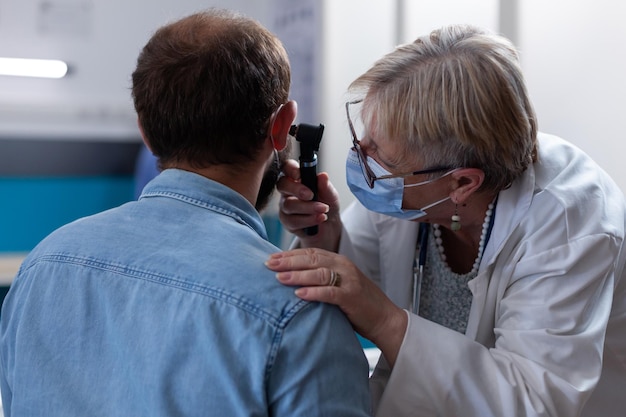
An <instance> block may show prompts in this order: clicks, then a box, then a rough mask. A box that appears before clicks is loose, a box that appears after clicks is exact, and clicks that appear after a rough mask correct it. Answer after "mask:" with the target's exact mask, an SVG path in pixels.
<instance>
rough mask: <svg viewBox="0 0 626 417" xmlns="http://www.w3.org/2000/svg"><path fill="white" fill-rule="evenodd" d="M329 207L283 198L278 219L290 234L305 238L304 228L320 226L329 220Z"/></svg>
mask: <svg viewBox="0 0 626 417" xmlns="http://www.w3.org/2000/svg"><path fill="white" fill-rule="evenodd" d="M327 212H328V206H327V205H326V204H324V203H320V202H317V201H302V200H299V199H297V198H295V197H288V198H281V200H280V204H279V211H278V217H279V219H280V222H281V223H282V225H283V226H284V227H285V229H287V231H289V232H290V233H293V234H295V235H296V236H298V237H304V230H303V229H304V228H306V227H311V226H318V225H320V224H322V223H324V222H325V221H326V220H328V215H327V214H326V213H327Z"/></svg>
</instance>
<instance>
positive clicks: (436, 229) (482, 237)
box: [433, 203, 495, 275]
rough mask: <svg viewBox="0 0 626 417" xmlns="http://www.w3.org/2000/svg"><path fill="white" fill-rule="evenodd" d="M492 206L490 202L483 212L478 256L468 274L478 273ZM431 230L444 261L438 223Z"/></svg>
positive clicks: (488, 229) (489, 224)
mask: <svg viewBox="0 0 626 417" xmlns="http://www.w3.org/2000/svg"><path fill="white" fill-rule="evenodd" d="M494 207H495V206H494V203H490V204H489V206H487V211H486V212H485V221H484V222H483V231H482V233H481V234H480V242H479V243H478V256H476V259H475V260H474V265H473V266H472V270H471V271H470V272H468V275H476V274H477V273H478V267H479V266H480V261H481V259H482V258H483V251H484V250H485V242H486V241H487V236H488V235H489V232H490V226H491V216H492V215H493V208H494ZM433 230H434V235H435V243H436V245H437V250H438V251H439V255H440V256H441V260H442V261H444V262H446V255H445V253H444V249H443V244H442V243H443V241H442V240H441V230H439V225H438V224H433ZM446 266H447V264H446ZM448 268H449V267H448Z"/></svg>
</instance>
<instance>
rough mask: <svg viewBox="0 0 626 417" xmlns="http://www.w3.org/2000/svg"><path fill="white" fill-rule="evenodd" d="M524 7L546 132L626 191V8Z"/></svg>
mask: <svg viewBox="0 0 626 417" xmlns="http://www.w3.org/2000/svg"><path fill="white" fill-rule="evenodd" d="M518 7H519V12H520V14H519V45H518V46H519V48H520V50H521V60H522V66H523V68H524V71H525V73H526V79H527V82H528V86H529V90H530V94H531V97H532V99H533V102H534V104H535V110H536V111H537V117H538V120H539V128H540V130H542V131H545V132H549V133H554V134H557V135H559V136H562V137H563V138H564V139H567V140H568V141H570V142H572V143H574V144H576V145H577V146H579V147H580V148H582V149H583V150H584V151H586V152H587V153H588V154H589V155H591V157H593V158H594V159H595V160H596V161H597V162H598V163H599V164H600V165H601V166H602V167H603V168H604V169H605V170H606V171H607V172H608V173H609V174H610V175H611V176H612V177H613V179H614V180H615V181H616V182H617V184H618V185H619V186H620V187H621V189H622V191H626V164H625V163H624V160H623V155H624V154H626V133H625V132H626V129H625V123H624V120H626V100H625V99H624V98H625V97H626V81H625V78H624V76H625V74H626V47H625V46H624V41H625V40H626V24H624V22H625V21H626V3H624V2H620V1H613V0H550V1H544V0H523V1H521V0H520V1H519V6H518Z"/></svg>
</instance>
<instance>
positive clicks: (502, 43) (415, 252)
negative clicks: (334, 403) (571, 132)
mask: <svg viewBox="0 0 626 417" xmlns="http://www.w3.org/2000/svg"><path fill="white" fill-rule="evenodd" d="M349 92H350V93H353V94H354V95H355V96H356V99H354V100H352V101H350V102H348V103H346V117H347V121H348V126H349V128H350V134H351V135H352V141H353V144H352V148H351V149H350V150H349V151H348V156H347V159H346V173H347V182H348V185H349V187H350V190H351V191H352V193H353V194H354V195H355V197H356V199H357V200H358V201H356V202H354V203H352V204H351V205H350V206H349V207H347V208H346V209H345V210H344V211H343V212H340V207H339V198H338V194H337V191H336V190H335V188H334V187H333V185H332V183H331V182H330V180H329V178H328V175H327V174H326V173H320V174H318V176H317V201H312V200H311V199H312V197H313V193H312V192H311V191H310V190H309V189H308V188H307V187H306V186H304V185H303V184H301V183H300V171H299V165H298V163H297V162H296V161H293V160H292V161H289V162H287V163H286V164H285V165H284V168H283V173H284V177H282V178H281V179H280V181H279V183H278V190H279V191H280V193H281V202H280V218H281V221H282V223H283V224H284V226H285V228H286V229H287V230H289V231H290V232H292V233H294V234H295V235H296V236H297V241H296V242H295V245H294V246H295V247H297V248H296V249H293V250H289V251H286V252H282V253H276V254H274V255H272V256H271V257H270V258H269V259H268V261H267V266H268V268H270V269H272V270H274V271H276V272H277V278H278V280H279V281H280V282H282V283H283V284H285V285H292V286H297V287H298V288H297V289H296V290H295V291H296V294H297V295H298V296H299V297H301V298H303V299H305V300H313V301H321V302H327V303H332V304H336V305H338V306H339V307H340V308H341V309H342V310H343V312H344V313H345V314H346V315H347V317H348V319H349V320H350V322H351V323H352V325H353V327H354V329H355V330H356V331H357V332H358V333H360V334H361V335H362V336H364V337H365V338H367V339H369V340H371V341H372V342H373V343H375V344H376V345H377V346H378V347H379V348H380V349H381V351H382V356H381V359H380V361H379V363H378V365H377V367H376V369H375V371H374V374H373V375H372V377H371V380H370V387H371V390H372V395H373V401H374V407H375V408H374V410H375V412H376V415H377V416H395V417H402V416H414V415H423V416H430V415H433V416H435V415H445V416H455V415H463V416H480V417H487V416H498V417H502V416H522V415H523V416H559V417H565V416H579V415H580V416H599V415H602V416H616V417H617V416H621V415H622V413H623V410H624V409H625V408H626V396H624V395H623V394H624V392H623V387H624V386H626V280H625V279H624V277H623V276H624V263H625V261H626V255H625V248H624V236H625V229H626V226H625V219H626V206H625V203H624V198H623V194H622V192H621V190H620V189H619V188H618V187H617V185H616V184H615V183H614V182H613V180H612V179H611V178H610V177H609V176H608V175H607V174H606V173H605V172H604V171H603V170H602V169H600V167H599V166H598V165H597V164H596V163H595V162H594V161H592V160H591V159H590V158H589V157H588V156H587V155H586V154H584V153H583V152H582V151H580V150H579V149H577V148H576V147H574V146H573V145H571V144H570V143H568V142H566V141H565V140H563V139H560V138H558V137H556V136H552V135H548V134H544V133H540V132H538V127H537V117H536V115H535V112H534V109H533V106H532V104H531V102H530V99H529V96H528V92H527V89H526V86H525V81H524V77H523V74H522V71H521V68H520V65H519V61H518V53H517V51H516V49H515V47H514V46H513V45H512V44H511V42H510V41H509V40H507V39H505V38H503V37H501V36H498V35H495V34H492V33H490V32H487V31H485V30H482V29H480V28H476V27H472V26H466V25H453V26H447V27H443V28H441V29H438V30H435V31H433V32H432V33H430V34H428V35H426V36H422V37H420V38H418V39H417V40H415V41H414V42H413V43H409V44H406V45H401V46H399V47H397V48H396V49H395V50H394V51H392V52H391V53H389V54H387V55H386V56H384V57H382V58H381V59H380V60H379V61H378V62H376V63H375V64H374V65H373V66H372V67H371V68H370V69H369V70H368V71H366V72H365V73H364V74H363V75H361V76H360V77H358V78H357V79H356V80H355V81H354V82H353V83H352V84H351V85H350V88H349ZM357 121H359V123H357ZM356 126H363V131H359V130H358V129H357V128H356ZM311 226H318V232H317V233H316V234H314V235H310V234H307V233H305V232H304V229H305V228H309V227H311Z"/></svg>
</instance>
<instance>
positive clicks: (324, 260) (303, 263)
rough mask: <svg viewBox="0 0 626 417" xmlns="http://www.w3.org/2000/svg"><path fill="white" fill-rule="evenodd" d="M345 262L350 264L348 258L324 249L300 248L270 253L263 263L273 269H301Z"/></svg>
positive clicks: (330, 265)
mask: <svg viewBox="0 0 626 417" xmlns="http://www.w3.org/2000/svg"><path fill="white" fill-rule="evenodd" d="M340 264H345V265H350V264H352V263H351V262H350V260H349V259H348V258H346V257H345V256H343V255H338V254H336V253H334V252H330V251H327V250H324V249H318V248H300V249H292V250H288V251H284V252H276V253H273V254H271V255H270V257H269V258H268V259H267V262H266V263H265V265H267V267H268V268H269V269H271V270H273V271H276V272H281V271H301V270H308V269H316V268H323V267H327V268H329V269H330V267H333V266H336V265H340Z"/></svg>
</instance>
